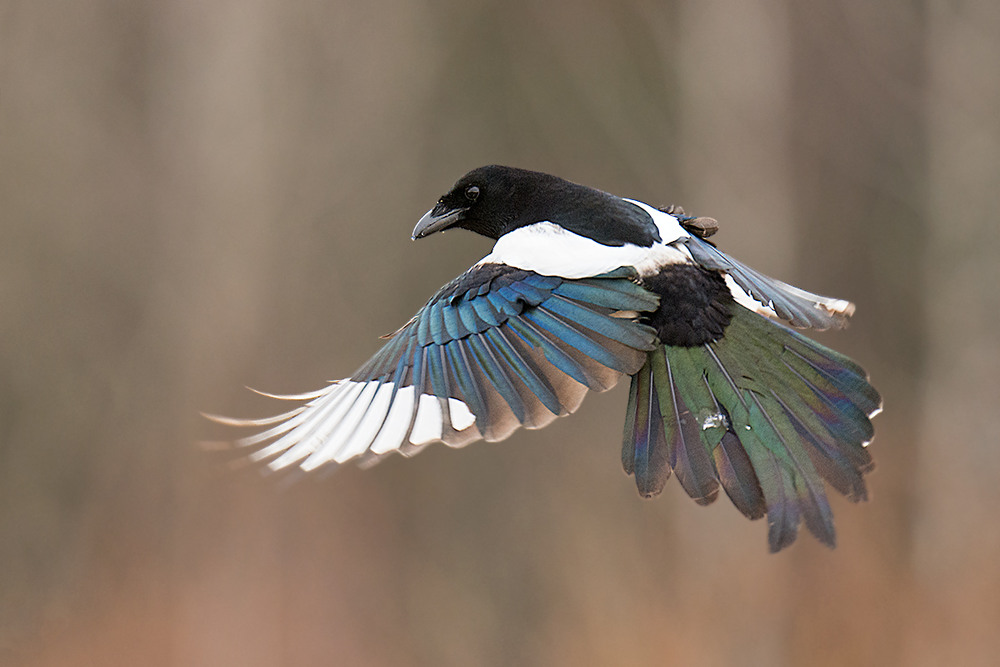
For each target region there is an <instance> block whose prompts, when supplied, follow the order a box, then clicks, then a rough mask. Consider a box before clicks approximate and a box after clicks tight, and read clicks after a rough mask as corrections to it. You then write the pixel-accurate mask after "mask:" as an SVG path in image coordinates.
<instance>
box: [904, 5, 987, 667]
mask: <svg viewBox="0 0 1000 667" xmlns="http://www.w3.org/2000/svg"><path fill="white" fill-rule="evenodd" d="M929 16H930V23H929V28H930V29H929V39H928V68H929V85H928V89H927V96H926V99H925V103H926V106H925V111H926V113H927V118H928V124H929V134H928V136H929V142H930V143H929V171H930V176H929V179H928V183H929V185H930V187H929V188H928V190H927V197H926V200H925V201H926V203H927V208H926V210H927V211H928V214H929V216H930V221H931V223H930V226H929V227H930V228H929V229H928V231H927V234H926V238H927V242H928V244H929V245H930V247H931V248H933V253H932V254H931V255H930V256H928V258H927V262H926V263H924V264H921V265H919V266H915V267H913V269H914V270H913V271H911V272H910V275H911V276H913V277H914V278H916V276H915V275H914V274H917V275H919V274H922V275H923V276H925V277H924V279H923V280H922V281H917V280H914V282H915V283H916V284H921V285H922V287H923V288H924V290H925V293H924V299H925V302H926V303H927V304H928V308H927V310H926V312H925V313H924V314H923V326H924V327H925V329H926V341H927V364H926V365H927V369H926V377H925V378H924V381H923V382H922V383H921V384H920V385H919V389H920V390H921V391H922V394H923V395H922V396H921V397H920V398H922V401H921V403H920V404H919V406H918V408H919V410H920V412H919V413H918V414H919V415H920V417H919V418H915V419H914V420H913V421H914V423H915V425H916V426H918V427H919V437H917V438H915V439H914V444H916V445H918V446H919V449H917V450H916V451H914V452H913V455H914V457H916V458H917V459H918V460H919V461H920V463H921V468H920V470H919V474H918V475H917V477H916V478H915V479H914V480H913V484H914V486H915V487H916V488H919V489H921V492H920V495H919V497H917V498H914V501H915V509H916V511H917V512H918V514H919V516H920V522H919V523H917V524H916V526H915V536H914V537H915V544H914V554H913V561H914V569H915V572H916V574H917V576H918V577H919V581H920V582H921V584H922V591H921V592H922V594H923V595H922V600H921V605H920V607H921V609H922V610H923V614H922V616H921V617H920V618H919V619H918V620H919V622H918V623H917V624H915V625H914V626H913V627H912V633H911V637H910V639H911V640H912V641H911V643H910V644H909V645H908V646H907V651H906V653H905V659H906V662H907V664H912V665H940V664H942V663H944V662H950V663H953V664H964V665H972V664H976V665H987V664H995V662H996V660H997V653H996V628H997V626H998V625H1000V569H998V567H997V562H996V554H997V550H998V549H1000V527H998V521H997V516H996V508H997V507H998V506H1000V485H998V482H997V476H996V473H997V470H998V469H1000V437H998V435H997V427H996V415H997V406H996V403H997V399H998V397H1000V349H998V348H1000V344H998V338H1000V334H998V331H1000V260H998V258H997V254H996V249H997V247H998V243H1000V67H998V63H1000V6H998V5H997V4H996V3H976V2H968V1H963V2H952V3H933V5H932V11H931V12H930V13H929Z"/></svg>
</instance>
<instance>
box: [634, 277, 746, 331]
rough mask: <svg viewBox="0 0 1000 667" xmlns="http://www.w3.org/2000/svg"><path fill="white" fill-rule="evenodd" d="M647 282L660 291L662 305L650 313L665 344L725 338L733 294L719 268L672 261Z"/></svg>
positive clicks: (649, 287)
mask: <svg viewBox="0 0 1000 667" xmlns="http://www.w3.org/2000/svg"><path fill="white" fill-rule="evenodd" d="M642 282H643V286H644V287H645V288H646V289H648V290H650V291H652V292H656V293H657V294H659V295H660V307H659V308H657V309H656V311H655V312H653V313H650V314H649V315H647V316H646V318H645V321H646V323H647V324H649V325H650V326H652V327H654V328H655V329H656V331H657V334H658V335H659V337H660V342H662V343H663V344H664V345H677V346H683V347H693V346H696V345H702V344H704V343H710V342H712V341H716V340H719V339H720V338H722V335H723V333H724V332H725V330H726V327H727V326H729V320H730V319H732V309H733V307H734V301H733V295H732V294H731V293H730V291H729V288H728V287H727V286H726V281H725V279H724V278H723V277H722V274H721V273H719V272H718V271H710V270H707V269H703V268H701V267H700V266H693V265H691V264H672V265H669V266H666V267H664V268H663V270H662V271H660V273H658V274H657V275H655V276H650V277H647V278H643V280H642Z"/></svg>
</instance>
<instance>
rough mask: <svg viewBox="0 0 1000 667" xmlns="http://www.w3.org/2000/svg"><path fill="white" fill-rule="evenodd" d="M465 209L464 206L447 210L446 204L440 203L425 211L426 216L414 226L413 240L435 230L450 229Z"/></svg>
mask: <svg viewBox="0 0 1000 667" xmlns="http://www.w3.org/2000/svg"><path fill="white" fill-rule="evenodd" d="M465 211H466V209H464V208H455V209H451V210H450V211H448V210H445V206H444V204H438V205H437V206H435V207H434V208H432V209H431V210H429V211H427V212H426V213H424V217H422V218H420V221H419V222H418V223H417V226H416V227H414V228H413V240H414V241H416V240H417V239H422V238H424V237H425V236H430V235H431V234H433V233H434V232H440V231H443V230H445V229H448V228H449V227H451V226H452V225H453V224H455V223H456V222H458V216H460V215H462V213H464V212H465Z"/></svg>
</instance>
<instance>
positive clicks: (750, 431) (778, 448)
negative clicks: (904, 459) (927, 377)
mask: <svg viewBox="0 0 1000 667" xmlns="http://www.w3.org/2000/svg"><path fill="white" fill-rule="evenodd" d="M734 310H735V313H734V315H733V319H732V321H731V323H730V324H729V327H728V328H727V329H726V334H725V337H724V338H722V339H720V340H718V341H716V342H714V343H709V344H706V345H702V346H699V347H668V346H661V347H659V348H658V349H656V350H654V351H653V352H650V353H649V356H648V358H647V360H646V364H645V366H643V368H642V369H641V370H640V371H639V372H638V373H637V374H636V375H635V376H633V378H632V387H631V392H630V395H629V403H628V412H627V415H626V422H625V436H624V445H623V447H622V463H623V465H624V467H625V472H626V473H628V474H630V475H634V476H635V482H636V486H637V487H638V488H639V492H640V493H641V494H643V495H644V496H647V497H648V496H653V495H656V494H658V493H659V492H660V491H661V490H662V489H663V486H664V484H665V483H666V481H667V479H668V478H669V477H670V474H671V472H673V473H676V475H677V479H678V480H679V481H680V483H681V486H682V487H683V488H684V490H685V491H686V492H687V493H688V495H690V496H691V497H692V498H694V499H695V501H697V502H698V503H700V504H708V503H711V502H712V501H713V500H715V498H716V497H717V496H718V492H719V486H720V485H721V486H722V488H723V489H724V490H725V491H726V494H727V495H728V496H729V498H730V499H731V500H732V501H733V504H734V505H736V507H737V508H738V509H739V510H740V511H741V512H742V513H743V514H745V515H746V516H747V517H749V518H751V519H758V518H760V517H762V516H764V514H765V513H766V514H767V518H768V542H769V544H770V548H771V551H779V550H781V549H783V548H784V547H786V546H788V545H789V544H791V543H792V542H793V541H794V540H795V537H796V534H797V532H798V527H799V523H800V522H801V521H803V520H804V521H805V524H806V526H807V527H808V528H809V530H810V532H812V533H813V535H815V536H816V537H817V538H818V539H819V540H820V541H821V542H823V543H824V544H827V545H829V546H831V547H832V546H834V544H835V539H836V537H835V532H834V527H833V516H832V513H831V511H830V506H829V503H828V502H827V498H826V492H825V489H824V484H823V480H826V482H827V483H829V484H830V486H832V487H833V488H835V489H836V490H837V491H839V492H840V493H842V494H844V495H845V496H847V497H848V498H849V499H850V500H852V501H855V502H856V501H860V500H865V499H867V490H866V488H865V482H864V478H863V476H864V474H865V473H867V472H869V471H870V470H871V469H872V468H873V467H874V463H873V462H872V458H871V456H870V454H869V453H868V451H867V450H866V449H865V446H866V445H867V444H868V442H869V441H870V440H871V438H872V435H873V433H874V431H873V429H872V424H871V421H870V419H871V417H873V416H874V415H875V414H876V413H878V411H879V409H880V407H881V398H880V397H879V394H878V392H877V391H875V389H874V388H873V387H872V386H871V385H870V384H869V383H868V378H867V375H866V373H865V371H864V369H862V368H861V367H860V366H858V365H857V364H856V363H854V362H853V361H851V360H850V359H848V358H847V357H845V356H844V355H842V354H839V353H838V352H835V351H833V350H831V349H829V348H827V347H825V346H823V345H820V344H819V343H816V342H815V341H812V340H810V339H808V338H806V337H805V336H803V335H801V334H799V333H797V332H796V331H794V330H792V329H789V328H788V327H786V326H784V325H782V324H779V323H777V322H774V321H772V320H768V319H766V318H764V317H761V316H760V315H757V314H756V313H752V312H750V311H748V310H746V309H744V308H740V307H737V308H735V309H734Z"/></svg>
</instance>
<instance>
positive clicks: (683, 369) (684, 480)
mask: <svg viewBox="0 0 1000 667" xmlns="http://www.w3.org/2000/svg"><path fill="white" fill-rule="evenodd" d="M688 349H690V348H680V349H676V350H675V354H674V355H672V357H668V356H667V354H666V353H665V350H666V348H661V349H660V350H659V351H658V352H659V353H660V355H661V356H662V357H663V365H662V366H661V365H660V364H659V363H656V364H654V365H653V368H654V371H653V377H654V379H655V380H656V383H657V385H658V386H659V391H658V393H659V397H660V409H661V411H662V412H663V414H666V415H669V416H670V417H671V419H669V420H668V421H667V422H666V423H667V424H668V425H667V428H666V431H667V437H666V439H667V443H668V448H669V451H670V466H671V467H672V468H673V469H674V472H675V473H676V474H677V480H678V481H679V482H680V483H681V486H682V487H683V488H684V490H685V491H686V492H687V494H688V495H689V496H691V497H692V498H693V499H694V500H695V502H697V503H698V504H699V505H708V504H709V503H711V502H712V501H713V500H715V498H716V496H718V494H719V475H718V473H717V472H716V471H715V465H714V463H713V462H712V458H711V456H710V455H709V452H710V451H711V450H712V448H713V447H714V446H715V445H716V444H717V443H718V440H719V437H721V433H720V434H718V436H719V437H716V433H715V431H719V430H721V429H713V428H711V427H710V428H708V429H706V428H704V426H703V424H704V419H705V418H706V417H705V416H703V415H699V414H698V412H699V411H698V410H697V409H695V410H692V409H691V406H692V405H693V406H699V405H702V406H704V405H708V404H709V401H710V400H711V399H710V396H709V395H708V388H707V387H706V386H705V384H704V383H703V382H701V381H700V380H699V379H698V376H697V369H696V366H695V364H694V363H693V362H694V360H693V359H691V357H690V355H689V354H687V350H688ZM664 371H665V372H664Z"/></svg>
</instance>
